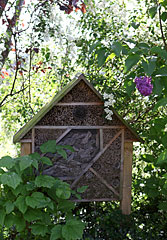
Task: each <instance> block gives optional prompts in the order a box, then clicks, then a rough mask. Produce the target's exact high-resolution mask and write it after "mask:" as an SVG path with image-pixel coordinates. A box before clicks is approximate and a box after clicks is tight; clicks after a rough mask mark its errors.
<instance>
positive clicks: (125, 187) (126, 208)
mask: <svg viewBox="0 0 167 240" xmlns="http://www.w3.org/2000/svg"><path fill="white" fill-rule="evenodd" d="M132 158H133V142H125V143H124V163H123V184H122V199H121V210H122V214H125V215H129V214H130V213H131V183H132Z"/></svg>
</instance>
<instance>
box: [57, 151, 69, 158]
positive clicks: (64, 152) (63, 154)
mask: <svg viewBox="0 0 167 240" xmlns="http://www.w3.org/2000/svg"><path fill="white" fill-rule="evenodd" d="M57 153H58V154H60V155H61V156H62V157H63V158H64V159H67V153H66V151H65V150H64V149H58V150H57Z"/></svg>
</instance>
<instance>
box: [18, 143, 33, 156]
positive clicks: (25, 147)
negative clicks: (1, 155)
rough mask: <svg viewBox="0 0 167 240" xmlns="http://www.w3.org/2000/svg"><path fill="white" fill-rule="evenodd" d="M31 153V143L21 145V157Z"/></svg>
mask: <svg viewBox="0 0 167 240" xmlns="http://www.w3.org/2000/svg"><path fill="white" fill-rule="evenodd" d="M30 153H32V149H31V143H21V156H24V155H28V154H30Z"/></svg>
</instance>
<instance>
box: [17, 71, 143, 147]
mask: <svg viewBox="0 0 167 240" xmlns="http://www.w3.org/2000/svg"><path fill="white" fill-rule="evenodd" d="M81 80H82V81H84V82H85V83H86V84H87V85H88V86H89V87H90V88H91V89H92V91H93V92H94V93H95V94H96V95H97V96H98V97H99V99H100V100H103V98H102V96H101V94H100V93H99V92H98V91H97V90H96V89H95V88H94V87H93V86H92V85H91V84H90V83H89V82H88V81H87V80H86V78H85V77H84V75H83V74H81V75H80V76H79V77H78V78H75V79H73V80H72V81H71V82H70V83H69V84H67V86H65V87H64V88H63V89H62V90H61V91H60V92H59V93H58V94H57V95H55V96H54V97H53V98H52V100H51V101H50V102H49V103H47V104H46V105H45V106H44V107H43V108H41V110H40V111H39V112H38V113H37V114H36V115H35V116H34V117H33V118H32V119H31V120H30V121H29V122H28V123H26V124H25V125H24V126H23V127H22V128H21V129H20V130H19V131H18V132H17V133H16V134H15V135H14V137H13V142H14V143H16V142H19V141H20V140H21V138H23V137H24V136H25V134H27V133H28V132H29V130H31V129H32V128H33V127H34V126H35V125H36V124H37V123H38V122H39V121H40V120H41V119H42V118H43V117H44V116H45V115H46V114H47V113H48V112H49V111H50V110H51V109H52V108H53V107H54V106H55V104H56V103H58V102H59V101H60V100H61V99H62V98H63V97H64V96H65V95H66V94H67V93H68V92H69V91H70V90H71V89H73V88H74V87H75V86H76V85H77V84H78V83H79V82H80V81H81ZM112 111H113V113H114V114H115V115H116V116H117V117H118V119H119V120H120V121H121V122H122V123H123V124H124V125H125V126H126V127H127V128H128V129H129V130H130V132H131V133H132V134H133V135H134V136H135V137H136V139H137V140H138V141H142V139H141V138H140V137H139V136H138V134H137V133H136V132H135V131H134V130H133V129H132V127H131V126H130V125H129V124H128V123H127V122H126V121H125V120H124V119H123V118H122V117H121V116H120V115H119V114H118V113H117V112H116V111H115V109H114V108H112Z"/></svg>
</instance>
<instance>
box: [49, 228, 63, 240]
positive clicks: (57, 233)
mask: <svg viewBox="0 0 167 240" xmlns="http://www.w3.org/2000/svg"><path fill="white" fill-rule="evenodd" d="M56 239H62V225H56V226H55V227H54V228H52V230H51V236H50V240H56Z"/></svg>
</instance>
